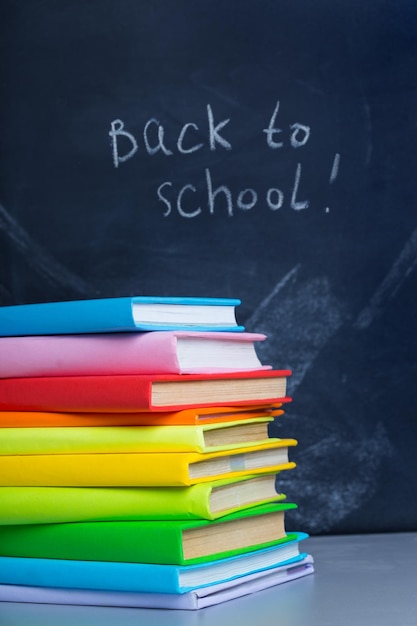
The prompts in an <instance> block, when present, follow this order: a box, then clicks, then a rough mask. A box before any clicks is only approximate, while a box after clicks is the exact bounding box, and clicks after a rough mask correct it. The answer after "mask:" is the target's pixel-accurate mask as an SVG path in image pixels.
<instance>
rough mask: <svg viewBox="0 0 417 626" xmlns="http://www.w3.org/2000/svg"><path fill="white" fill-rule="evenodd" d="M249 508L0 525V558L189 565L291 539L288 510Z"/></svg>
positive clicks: (291, 506)
mask: <svg viewBox="0 0 417 626" xmlns="http://www.w3.org/2000/svg"><path fill="white" fill-rule="evenodd" d="M296 506H297V505H296V504H293V503H287V502H282V503H281V502H278V503H273V504H264V505H261V506H257V507H251V508H249V509H245V510H243V511H239V512H237V513H232V514H230V515H226V516H224V517H221V518H220V519H218V520H213V521H209V520H155V521H117V522H78V523H62V524H28V525H19V526H2V527H1V528H0V556H15V557H33V558H45V559H69V560H76V561H116V562H125V563H161V564H167V565H169V564H172V565H191V564H193V563H204V562H208V561H213V560H217V559H222V558H226V557H229V556H235V555H237V554H242V553H244V552H253V551H254V550H257V549H260V548H267V547H270V546H274V545H277V544H280V543H283V542H284V541H287V540H288V537H287V534H286V532H285V520H284V516H285V513H286V511H288V510H291V509H294V508H296Z"/></svg>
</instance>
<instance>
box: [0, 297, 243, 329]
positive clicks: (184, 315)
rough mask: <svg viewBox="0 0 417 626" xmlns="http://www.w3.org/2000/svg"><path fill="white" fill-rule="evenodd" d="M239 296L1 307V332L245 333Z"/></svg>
mask: <svg viewBox="0 0 417 626" xmlns="http://www.w3.org/2000/svg"><path fill="white" fill-rule="evenodd" d="M239 304H240V300H237V299H230V298H174V297H157V296H155V297H154V296H132V297H121V298H97V299H94V300H69V301H62V302H41V303H36V304H18V305H14V306H4V307H0V336H2V337H11V336H20V335H69V334H77V333H108V332H132V331H135V330H136V331H153V330H197V331H210V330H216V331H229V332H230V331H243V330H244V327H243V326H240V325H239V324H238V323H237V321H236V307H237V306H238V305H239Z"/></svg>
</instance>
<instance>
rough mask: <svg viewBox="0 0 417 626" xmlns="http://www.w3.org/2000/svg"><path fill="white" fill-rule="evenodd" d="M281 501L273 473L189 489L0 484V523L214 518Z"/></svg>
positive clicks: (282, 498)
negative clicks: (10, 485)
mask: <svg viewBox="0 0 417 626" xmlns="http://www.w3.org/2000/svg"><path fill="white" fill-rule="evenodd" d="M281 500H285V495H284V494H283V493H281V492H280V493H278V492H277V490H276V474H263V475H260V476H252V475H249V476H243V477H240V478H237V479H230V478H229V479H224V480H214V481H210V482H207V483H199V484H197V485H192V486H190V487H0V502H1V506H0V525H5V524H13V525H17V524H48V523H60V522H98V521H116V520H138V519H141V520H146V519H149V520H156V519H217V518H219V517H222V516H223V515H229V514H230V513H234V512H235V511H239V510H243V509H245V508H248V507H250V506H258V505H260V504H266V503H268V502H278V501H281Z"/></svg>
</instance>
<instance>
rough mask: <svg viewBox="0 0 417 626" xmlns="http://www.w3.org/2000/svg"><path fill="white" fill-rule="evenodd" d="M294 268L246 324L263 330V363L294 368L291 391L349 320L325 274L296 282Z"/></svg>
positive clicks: (261, 350)
mask: <svg viewBox="0 0 417 626" xmlns="http://www.w3.org/2000/svg"><path fill="white" fill-rule="evenodd" d="M297 272H298V266H297V267H294V268H293V269H292V270H291V271H290V272H289V273H288V274H287V275H286V276H285V277H284V278H283V279H282V280H281V281H280V282H279V283H277V285H276V286H275V287H274V289H273V290H272V292H271V294H270V295H269V296H268V297H267V298H265V300H264V301H263V302H262V303H261V304H260V306H259V307H258V308H257V310H256V311H255V313H254V314H253V315H252V316H251V318H249V320H247V322H246V327H247V328H250V329H251V330H255V331H257V332H264V333H265V334H266V335H267V336H268V341H266V342H263V344H262V345H261V346H260V347H259V356H260V358H261V360H262V362H263V363H267V364H271V365H273V366H274V367H277V368H282V367H288V368H290V369H291V370H292V371H293V375H292V376H291V379H290V393H292V392H293V391H294V389H296V388H297V387H298V386H299V385H300V383H301V382H302V380H303V378H304V376H305V375H306V373H307V372H308V370H309V368H310V367H311V365H312V363H313V362H314V360H315V359H316V357H317V356H318V355H319V353H320V351H321V350H322V349H323V348H324V346H325V345H326V344H327V342H328V341H329V339H331V337H332V336H333V335H334V334H335V333H336V332H337V330H338V329H339V328H340V326H341V325H342V324H343V323H344V322H345V320H346V319H347V313H346V312H345V310H344V309H345V307H344V306H343V305H342V304H341V303H340V302H339V301H338V300H337V299H336V298H335V297H334V296H333V295H332V294H331V291H330V286H329V282H328V280H327V278H326V277H318V278H313V279H312V280H311V281H310V282H307V283H304V284H300V285H298V284H297V281H296V280H295V279H296V277H297Z"/></svg>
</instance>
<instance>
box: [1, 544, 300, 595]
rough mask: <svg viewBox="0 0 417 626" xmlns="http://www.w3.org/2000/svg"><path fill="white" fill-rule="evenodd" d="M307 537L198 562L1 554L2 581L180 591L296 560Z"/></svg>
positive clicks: (110, 589) (129, 589) (8, 582)
mask: <svg viewBox="0 0 417 626" xmlns="http://www.w3.org/2000/svg"><path fill="white" fill-rule="evenodd" d="M307 537H308V535H307V534H306V533H292V534H290V535H288V538H287V540H286V541H284V542H282V543H280V544H278V545H276V546H272V547H270V548H264V549H259V550H254V551H252V552H247V553H244V554H241V555H238V556H232V557H228V558H224V559H217V560H215V561H209V562H207V563H200V564H197V565H166V564H154V563H123V562H112V561H79V560H61V559H45V558H25V557H0V583H2V584H14V585H39V586H42V587H66V588H68V589H71V588H78V589H97V590H98V589H100V590H103V591H130V592H148V593H180V594H182V593H187V592H188V591H191V590H194V589H198V588H201V587H206V586H207V585H213V584H217V583H220V582H227V581H230V580H235V579H237V578H240V577H242V576H245V575H248V574H255V573H256V572H260V571H267V570H271V569H274V568H276V567H278V566H282V565H284V564H285V565H288V564H289V563H292V564H293V563H296V562H299V561H301V560H303V559H304V558H305V557H306V556H307V554H306V553H305V552H301V551H300V543H301V542H302V541H304V540H305V539H306V538H307Z"/></svg>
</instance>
